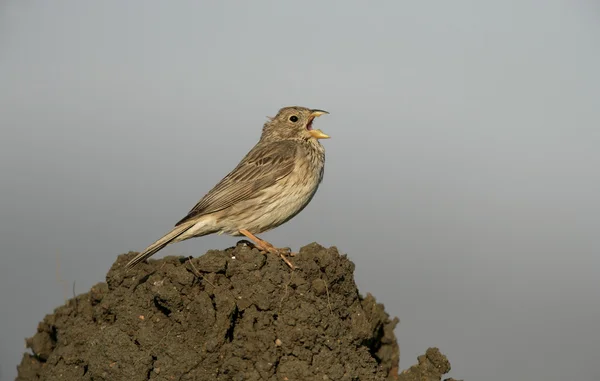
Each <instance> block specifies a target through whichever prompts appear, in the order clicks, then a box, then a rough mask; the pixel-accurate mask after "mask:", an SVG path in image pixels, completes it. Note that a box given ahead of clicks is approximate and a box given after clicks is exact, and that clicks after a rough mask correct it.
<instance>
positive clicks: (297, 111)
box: [261, 106, 329, 140]
mask: <svg viewBox="0 0 600 381" xmlns="http://www.w3.org/2000/svg"><path fill="white" fill-rule="evenodd" d="M323 114H329V113H328V112H327V111H323V110H315V109H309V108H306V107H298V106H291V107H284V108H282V109H281V110H279V112H278V113H277V115H276V116H275V117H273V118H269V121H267V123H265V125H264V127H263V133H262V137H261V140H308V139H329V136H328V135H325V134H324V133H323V131H321V130H318V129H314V128H313V121H314V119H315V118H317V117H319V116H321V115H323Z"/></svg>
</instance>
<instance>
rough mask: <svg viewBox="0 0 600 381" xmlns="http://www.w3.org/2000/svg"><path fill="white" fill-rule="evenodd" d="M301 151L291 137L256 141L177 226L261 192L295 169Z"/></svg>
mask: <svg viewBox="0 0 600 381" xmlns="http://www.w3.org/2000/svg"><path fill="white" fill-rule="evenodd" d="M297 152H298V146H297V144H296V143H294V142H291V141H284V142H281V141H280V142H273V143H269V144H265V145H261V144H258V145H256V146H255V147H254V148H253V149H252V150H251V151H250V152H249V153H248V154H247V155H246V157H245V158H244V159H243V160H242V161H241V162H240V163H239V164H238V166H237V167H236V168H235V169H234V170H233V171H231V172H230V173H229V174H228V175H227V176H225V177H224V178H223V179H222V180H221V181H220V182H219V183H218V184H217V185H215V187H214V188H213V189H211V190H210V192H208V193H207V194H206V195H205V196H204V197H203V198H202V199H201V200H200V201H199V202H198V203H197V204H196V206H194V207H193V208H192V210H190V211H189V213H188V215H187V216H185V217H184V218H183V219H182V220H181V221H179V222H178V223H177V224H176V225H175V226H179V225H181V224H183V223H185V222H187V221H189V220H191V219H192V218H196V217H199V216H202V215H205V214H210V213H214V212H218V211H220V210H223V209H226V208H229V207H231V206H232V205H234V204H236V203H238V202H240V201H245V200H249V199H252V198H254V197H256V196H258V195H259V193H260V192H261V191H262V190H264V189H266V188H268V187H270V186H272V185H273V184H275V183H276V182H277V181H279V180H281V179H283V178H285V177H286V176H288V175H289V174H290V173H291V172H292V170H293V169H294V166H295V162H296V160H295V159H296V155H297Z"/></svg>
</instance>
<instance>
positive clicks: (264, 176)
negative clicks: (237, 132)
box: [126, 107, 329, 268]
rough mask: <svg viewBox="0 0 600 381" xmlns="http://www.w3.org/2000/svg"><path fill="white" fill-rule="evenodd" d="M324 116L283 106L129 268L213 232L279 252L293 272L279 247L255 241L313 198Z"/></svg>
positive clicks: (319, 171) (322, 153)
mask: <svg viewBox="0 0 600 381" xmlns="http://www.w3.org/2000/svg"><path fill="white" fill-rule="evenodd" d="M323 114H327V112H326V111H322V110H311V109H307V108H304V107H285V108H282V109H281V110H279V112H278V113H277V116H275V117H274V118H270V120H269V121H268V122H267V123H265V125H264V127H263V132H262V135H261V137H260V140H259V141H258V143H257V144H256V145H255V146H254V147H253V148H252V149H251V150H250V152H248V154H247V155H246V157H244V158H243V159H242V161H241V162H240V163H239V164H238V165H237V167H235V168H234V169H233V171H231V172H230V173H229V174H228V175H227V176H225V178H223V180H221V181H220V182H219V183H218V184H217V185H216V186H215V187H214V188H213V189H211V190H210V192H208V193H207V194H206V195H205V196H204V197H203V198H202V199H201V200H200V201H199V202H198V203H197V204H196V206H194V207H193V208H192V210H190V212H189V213H188V215H187V216H185V217H184V218H183V219H182V220H181V221H179V222H178V223H177V224H176V225H175V227H174V228H173V230H171V231H170V232H169V233H167V234H165V235H164V236H163V237H162V238H160V239H159V240H158V241H156V242H154V243H153V244H152V245H150V246H148V248H146V249H145V250H144V251H143V252H141V253H140V254H138V255H137V256H136V257H135V258H133V259H132V260H131V261H130V262H129V263H128V264H127V265H126V268H131V267H133V266H135V265H136V264H138V263H140V262H142V261H143V260H145V259H147V258H149V257H150V256H152V255H153V254H155V253H156V252H157V251H159V250H160V249H162V248H163V247H165V246H166V245H168V244H170V243H174V242H180V241H184V240H187V239H190V238H194V237H200V236H203V235H207V234H212V233H227V234H230V235H233V236H240V235H244V236H246V237H248V238H249V239H250V240H252V241H253V242H254V244H255V245H256V247H258V248H259V249H261V250H263V251H266V252H270V253H275V254H278V255H280V256H281V257H282V259H283V260H284V261H285V262H286V263H287V264H288V265H289V266H290V267H292V268H293V265H292V264H291V263H290V262H289V260H288V259H287V258H286V257H285V253H284V250H283V249H277V248H275V247H274V246H273V245H271V244H270V243H268V242H266V241H263V240H262V239H260V238H258V237H256V234H260V233H263V232H266V231H268V230H271V229H273V228H276V227H277V226H279V225H281V224H283V223H285V222H287V221H288V220H290V219H291V218H292V217H294V216H295V215H296V214H298V213H300V211H302V209H304V207H305V206H306V205H308V203H309V202H310V200H311V199H312V197H313V196H314V194H315V192H316V191H317V188H318V187H319V184H320V183H321V180H322V179H323V170H324V165H325V149H324V148H323V146H322V145H321V143H319V141H318V140H319V139H326V138H329V136H327V135H325V134H324V133H323V132H321V131H320V130H315V129H313V128H312V123H313V120H314V118H316V117H318V116H321V115H323Z"/></svg>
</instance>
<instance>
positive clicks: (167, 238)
mask: <svg viewBox="0 0 600 381" xmlns="http://www.w3.org/2000/svg"><path fill="white" fill-rule="evenodd" d="M194 222H195V221H194ZM194 222H188V223H187V224H181V225H179V226H175V227H174V228H173V230H171V231H170V232H168V233H167V234H165V235H164V236H163V237H162V238H161V239H159V240H158V241H156V242H154V243H153V244H152V245H150V246H148V247H147V248H146V250H144V251H142V252H141V253H139V254H138V255H136V256H135V258H133V259H132V260H131V261H129V263H127V264H126V265H125V269H126V270H128V269H131V268H133V267H134V266H135V265H137V264H138V263H140V262H142V261H144V260H146V259H148V258H150V257H151V256H152V255H154V254H155V253H156V252H158V251H159V250H160V249H162V248H163V247H165V246H167V245H168V244H170V243H171V242H173V240H175V239H176V238H177V237H179V236H180V235H182V234H183V233H185V232H186V231H187V230H188V229H189V228H191V227H192V226H194Z"/></svg>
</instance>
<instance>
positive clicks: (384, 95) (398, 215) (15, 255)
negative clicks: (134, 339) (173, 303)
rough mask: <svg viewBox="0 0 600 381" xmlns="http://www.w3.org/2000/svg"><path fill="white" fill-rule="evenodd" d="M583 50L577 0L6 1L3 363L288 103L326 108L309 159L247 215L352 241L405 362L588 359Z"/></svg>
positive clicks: (589, 162)
mask: <svg viewBox="0 0 600 381" xmlns="http://www.w3.org/2000/svg"><path fill="white" fill-rule="evenodd" d="M598 68H600V5H599V3H598V2H597V1H592V0H590V1H587V2H586V1H573V0H568V1H566V0H565V1H554V0H548V1H541V0H540V1H531V0H529V1H527V0H526V1H523V0H519V1H496V2H485V1H467V0H457V1H413V2H400V1H388V2H383V1H382V2H371V4H369V5H367V2H353V1H337V2H334V1H330V2H320V1H312V2H311V1H303V2H294V3H292V2H286V3H285V4H284V3H283V2H275V1H272V2H266V1H253V2H246V3H242V2H241V1H240V2H238V3H235V4H234V3H233V2H228V4H227V5H226V4H224V2H222V3H219V4H217V2H210V3H209V2H207V3H206V5H202V3H201V2H198V1H187V2H186V1H180V2H154V1H128V2H123V1H101V2H100V1H97V2H83V1H17V0H14V1H4V2H2V4H1V5H0V125H1V134H0V178H1V179H2V180H1V183H0V184H1V193H0V194H1V196H0V215H1V217H0V234H1V239H0V245H1V246H0V250H1V266H0V282H1V283H0V298H1V299H0V300H1V306H2V307H1V310H2V312H1V313H0V327H1V328H0V329H1V331H0V358H1V361H0V367H1V369H0V372H1V376H0V378H1V379H2V380H10V379H13V378H14V376H15V375H16V370H15V367H16V365H17V363H18V362H19V361H20V357H21V354H22V352H23V350H24V347H23V339H24V338H25V337H26V336H31V335H32V334H33V333H34V332H35V328H36V325H37V322H38V321H40V320H41V319H42V318H43V316H44V314H46V313H49V312H51V311H52V310H53V308H54V307H56V306H58V305H60V304H61V303H62V302H63V300H64V298H65V296H69V295H70V283H72V282H74V281H75V282H76V292H77V293H81V292H85V291H86V290H88V289H89V287H90V286H92V285H93V284H95V283H96V282H99V281H102V280H103V276H104V274H105V273H106V271H107V270H108V268H109V266H110V265H111V264H112V262H113V261H114V259H115V257H116V255H118V254H119V253H122V252H126V251H128V250H141V249H143V248H144V247H145V246H146V245H147V244H149V243H151V242H152V241H154V240H155V239H156V238H158V237H160V236H161V235H162V234H163V233H165V232H166V231H167V230H168V229H170V228H171V227H172V225H173V224H174V223H175V222H176V221H177V220H178V219H179V218H181V217H182V216H184V215H185V213H186V212H187V211H188V209H190V208H191V207H192V206H193V205H194V203H195V202H196V201H197V200H198V199H199V198H200V197H201V196H202V195H203V194H204V193H205V192H206V191H208V190H209V189H210V187H212V186H213V185H214V184H215V183H216V182H217V181H218V180H219V179H220V178H221V177H222V176H223V175H225V174H226V173H227V172H228V171H229V170H230V169H231V168H232V167H233V166H235V165H236V164H237V162H238V161H239V160H240V159H241V157H242V156H243V155H244V154H245V153H246V151H247V150H248V149H249V148H250V147H251V146H252V145H253V144H254V143H255V141H256V140H257V139H258V136H259V134H260V129H261V127H262V124H263V123H264V121H265V120H266V116H272V115H274V113H276V112H277V110H278V109H279V108H280V107H282V106H286V105H295V104H298V105H304V106H308V107H314V108H322V109H325V110H328V111H330V112H331V115H329V116H325V117H322V118H320V119H319V120H317V122H316V126H318V128H321V129H323V131H325V132H326V133H328V134H330V135H331V136H332V139H331V140H328V141H325V142H324V144H325V146H326V148H327V154H328V156H327V169H326V173H325V181H324V183H323V185H322V187H321V189H320V191H319V192H318V193H317V196H316V198H315V199H314V201H313V202H312V204H311V205H310V206H309V207H308V208H307V209H306V210H305V211H304V212H303V213H301V214H300V215H299V216H298V217H296V218H295V219H294V220H292V221H291V222H289V223H288V224H286V225H285V226H283V227H281V228H279V229H276V230H274V231H272V232H270V233H268V234H266V235H264V238H266V239H268V240H270V241H272V242H274V243H275V244H279V245H283V246H286V245H288V246H292V247H294V248H298V247H300V246H302V245H304V244H307V243H310V242H312V241H317V242H319V243H321V244H323V245H336V246H338V247H339V248H340V250H341V251H343V252H346V253H348V255H349V256H350V257H351V259H352V260H353V261H354V262H355V263H356V265H357V267H356V279H357V281H358V283H359V286H360V288H361V290H362V292H364V293H366V292H371V293H373V294H374V295H375V296H376V297H377V298H378V300H379V301H381V302H383V303H385V305H386V307H387V309H388V311H389V312H390V313H391V314H393V315H397V316H399V317H400V319H401V324H400V325H399V327H398V329H397V334H398V337H399V340H400V345H401V356H402V360H401V365H402V367H406V366H409V365H411V364H412V363H414V362H415V361H416V356H417V355H418V354H420V353H422V352H423V351H424V350H425V349H426V348H427V347H428V346H438V347H440V349H441V350H442V352H443V353H445V354H447V355H448V356H449V359H450V361H451V362H452V364H453V367H452V368H453V370H452V373H451V375H453V376H455V377H459V378H461V377H464V378H465V379H467V380H484V379H485V380H505V379H508V380H545V381H549V380H567V379H569V380H575V379H576V380H599V379H600V370H599V368H598V360H600V355H599V353H600V328H599V327H598V323H599V322H600V297H599V288H600V276H598V269H599V265H600V259H599V255H598V254H599V253H598V249H599V247H600V244H599V243H598V230H599V227H600V180H599V174H600V170H599V169H598V166H599V164H600V149H599V144H600V131H599V123H598V122H599V119H600V118H599V109H600V101H599V100H600V94H599V88H600V74H599V69H598ZM235 242H236V239H235V238H231V237H226V236H221V237H206V238H202V239H196V240H192V241H189V242H185V243H181V244H177V245H174V246H170V247H168V248H167V249H166V250H165V251H164V252H162V253H161V256H162V255H164V254H186V255H200V254H202V253H204V252H205V251H206V250H208V249H210V248H225V247H227V246H230V245H232V244H234V243H235ZM57 258H58V260H57ZM57 263H59V264H60V271H59V272H58V274H57V269H56V267H57ZM61 279H62V280H63V281H64V282H65V283H62V282H61ZM65 285H66V287H65Z"/></svg>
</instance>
